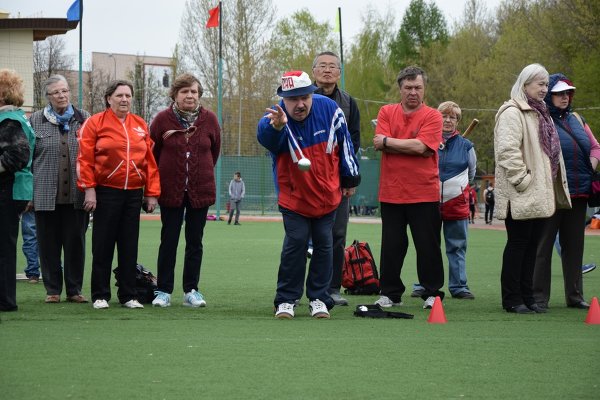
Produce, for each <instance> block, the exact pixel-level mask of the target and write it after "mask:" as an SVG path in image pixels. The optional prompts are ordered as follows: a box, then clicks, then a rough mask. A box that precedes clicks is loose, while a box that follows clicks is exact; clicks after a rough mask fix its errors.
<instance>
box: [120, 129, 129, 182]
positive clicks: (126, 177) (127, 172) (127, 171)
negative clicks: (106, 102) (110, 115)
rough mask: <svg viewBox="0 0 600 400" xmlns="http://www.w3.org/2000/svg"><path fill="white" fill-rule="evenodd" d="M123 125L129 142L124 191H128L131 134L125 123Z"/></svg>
mask: <svg viewBox="0 0 600 400" xmlns="http://www.w3.org/2000/svg"><path fill="white" fill-rule="evenodd" d="M122 125H123V130H124V131H125V139H126V140H127V156H126V157H127V167H126V168H125V186H124V187H123V189H124V190H127V185H128V183H129V161H130V159H129V151H130V144H129V133H128V132H127V127H126V126H125V123H124V122H122Z"/></svg>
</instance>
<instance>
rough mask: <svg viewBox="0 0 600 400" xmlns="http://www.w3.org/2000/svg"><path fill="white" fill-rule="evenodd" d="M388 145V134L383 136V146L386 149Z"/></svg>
mask: <svg viewBox="0 0 600 400" xmlns="http://www.w3.org/2000/svg"><path fill="white" fill-rule="evenodd" d="M386 147H387V136H384V137H383V148H384V149H385V148H386Z"/></svg>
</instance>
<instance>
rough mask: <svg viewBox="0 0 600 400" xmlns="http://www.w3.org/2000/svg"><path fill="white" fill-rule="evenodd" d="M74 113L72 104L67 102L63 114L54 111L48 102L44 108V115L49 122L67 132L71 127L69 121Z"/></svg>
mask: <svg viewBox="0 0 600 400" xmlns="http://www.w3.org/2000/svg"><path fill="white" fill-rule="evenodd" d="M74 114H75V112H74V111H73V105H72V104H69V106H68V107H67V109H66V110H65V112H64V114H63V115H60V114H59V113H57V112H56V111H54V109H53V108H52V105H50V104H48V105H47V106H46V107H45V108H44V117H46V119H47V120H48V121H50V123H51V124H54V125H59V126H62V129H63V131H64V132H69V130H70V129H71V128H70V126H69V121H70V120H71V118H72V117H73V115H74Z"/></svg>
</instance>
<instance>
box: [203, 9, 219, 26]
mask: <svg viewBox="0 0 600 400" xmlns="http://www.w3.org/2000/svg"><path fill="white" fill-rule="evenodd" d="M208 14H209V17H208V21H207V22H206V27H207V28H218V27H219V6H216V7H215V8H211V9H210V10H208Z"/></svg>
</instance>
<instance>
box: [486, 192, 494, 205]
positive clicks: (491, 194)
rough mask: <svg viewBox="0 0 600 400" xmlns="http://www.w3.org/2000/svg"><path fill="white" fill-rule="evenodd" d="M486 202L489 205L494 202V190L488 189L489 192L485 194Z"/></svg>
mask: <svg viewBox="0 0 600 400" xmlns="http://www.w3.org/2000/svg"><path fill="white" fill-rule="evenodd" d="M485 201H487V202H488V203H493V202H494V189H492V190H489V189H488V191H487V192H486V193H485Z"/></svg>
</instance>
